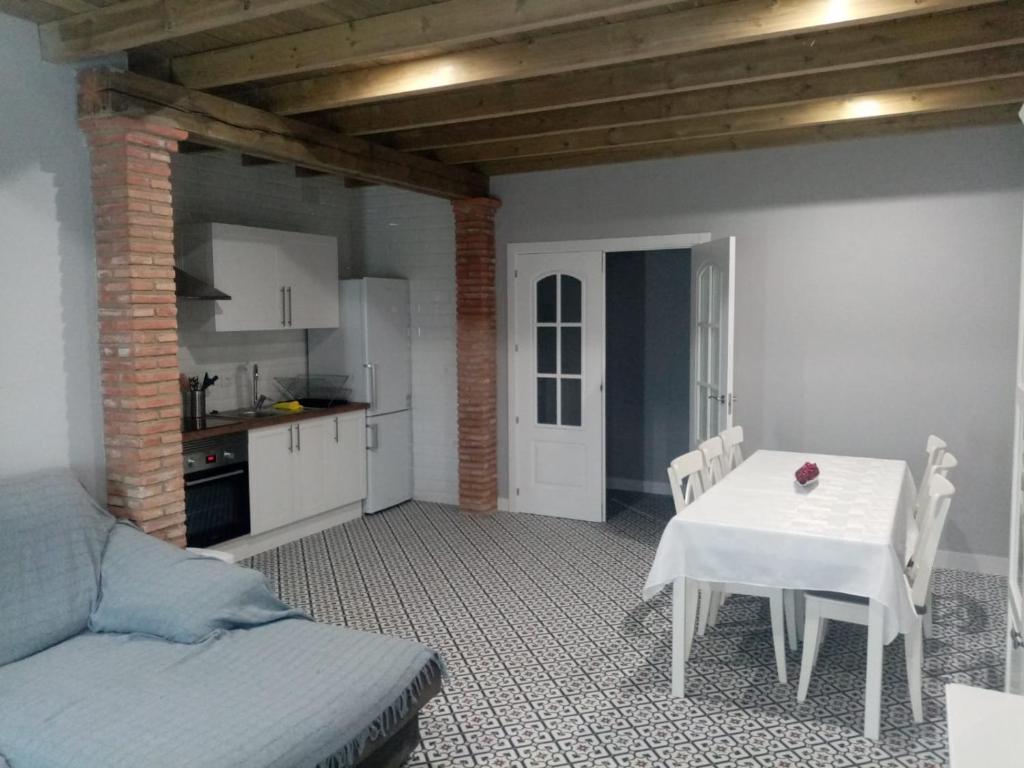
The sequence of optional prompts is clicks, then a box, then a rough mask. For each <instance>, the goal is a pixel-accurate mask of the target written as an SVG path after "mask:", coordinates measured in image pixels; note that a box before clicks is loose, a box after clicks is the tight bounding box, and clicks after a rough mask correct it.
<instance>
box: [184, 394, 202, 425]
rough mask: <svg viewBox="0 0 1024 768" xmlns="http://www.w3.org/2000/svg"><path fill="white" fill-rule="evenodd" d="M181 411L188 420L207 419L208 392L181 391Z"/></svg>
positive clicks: (200, 420)
mask: <svg viewBox="0 0 1024 768" xmlns="http://www.w3.org/2000/svg"><path fill="white" fill-rule="evenodd" d="M181 401H182V402H181V413H182V416H184V417H185V420H186V421H190V422H196V423H198V422H204V421H206V392H204V391H203V390H198V391H193V390H189V391H188V392H182V393H181Z"/></svg>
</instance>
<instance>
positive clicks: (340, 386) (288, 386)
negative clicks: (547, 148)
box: [274, 374, 352, 408]
mask: <svg viewBox="0 0 1024 768" xmlns="http://www.w3.org/2000/svg"><path fill="white" fill-rule="evenodd" d="M348 380H349V377H348V375H344V374H317V375H309V376H280V377H275V378H274V382H275V383H276V384H277V387H278V389H280V390H281V393H282V394H283V395H284V397H285V399H286V400H297V401H298V402H299V405H301V406H303V407H304V408H330V407H331V406H334V405H345V404H346V403H347V402H348V401H349V397H350V396H351V395H352V389H351V388H350V387H346V386H345V384H347V383H348Z"/></svg>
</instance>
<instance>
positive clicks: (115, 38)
mask: <svg viewBox="0 0 1024 768" xmlns="http://www.w3.org/2000/svg"><path fill="white" fill-rule="evenodd" d="M320 2H323V0H203V2H182V1H181V0H125V1H124V2H118V3H114V4H113V5H109V6H107V7H105V8H96V9H93V10H90V11H88V12H85V13H78V14H75V15H74V16H69V17H67V18H63V19H58V20H56V21H51V22H48V23H46V24H42V25H40V27H39V41H40V44H41V46H42V52H43V58H45V59H47V60H48V61H75V60H79V59H86V58H89V57H92V56H102V55H105V54H108V53H115V52H117V51H124V50H128V49H129V48H137V47H139V46H141V45H147V44H149V43H158V42H161V41H164V40H171V39H173V38H176V37H183V36H185V35H191V34H195V33H196V32H206V31H208V30H211V29H216V28H217V27H223V26H227V25H228V24H239V23H242V22H245V21H251V20H253V19H260V18H263V17H265V16H272V15H273V14H277V13H284V12H286V11H294V10H299V9H301V8H305V7H307V6H311V5H317V4H319V3H320Z"/></svg>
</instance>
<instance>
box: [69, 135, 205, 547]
mask: <svg viewBox="0 0 1024 768" xmlns="http://www.w3.org/2000/svg"><path fill="white" fill-rule="evenodd" d="M80 125H81V128H82V130H83V131H84V132H85V134H86V135H87V136H88V139H89V145H90V148H91V156H92V189H93V202H94V215H95V236H96V269H97V283H98V289H99V301H98V304H99V329H100V356H101V362H100V366H101V368H100V370H101V375H102V389H103V425H104V445H105V448H106V460H107V494H108V496H107V500H108V505H109V507H110V510H111V511H112V512H113V513H114V514H117V515H120V516H122V517H127V518H129V519H131V520H133V521H135V522H136V523H138V525H139V526H140V527H141V528H142V529H143V530H144V531H146V532H149V533H153V534H154V535H157V536H160V537H161V538H164V539H166V540H168V541H170V542H173V543H175V544H179V545H184V543H185V490H184V481H183V477H182V465H181V395H180V393H179V387H178V320H177V308H176V306H175V297H174V224H173V218H172V211H171V180H170V176H171V153H173V152H176V151H177V148H178V142H179V141H183V140H184V139H185V138H187V134H185V133H183V132H182V131H179V130H175V129H172V128H169V127H167V126H165V125H161V124H160V123H158V122H155V121H153V120H149V119H136V118H127V117H101V118H93V117H90V118H84V119H82V120H81V121H80Z"/></svg>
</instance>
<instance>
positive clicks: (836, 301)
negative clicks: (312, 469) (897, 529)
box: [493, 126, 1024, 555]
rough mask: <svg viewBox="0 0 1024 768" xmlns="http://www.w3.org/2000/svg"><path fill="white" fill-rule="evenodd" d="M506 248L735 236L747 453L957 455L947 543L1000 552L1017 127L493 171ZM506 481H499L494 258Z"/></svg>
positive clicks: (1019, 149) (1017, 248)
mask: <svg viewBox="0 0 1024 768" xmlns="http://www.w3.org/2000/svg"><path fill="white" fill-rule="evenodd" d="M493 189H494V193H495V195H496V196H498V197H500V198H501V199H502V201H503V206H502V209H501V210H500V211H499V214H498V235H497V236H498V255H499V259H504V257H505V246H506V245H507V244H508V243H510V242H531V241H552V240H569V239H585V238H598V237H624V236H633V235H659V234H670V233H688V232H704V231H710V232H713V233H715V234H716V235H736V236H737V254H738V255H737V288H736V299H737V306H736V393H737V395H738V398H739V400H738V404H737V416H736V418H737V423H739V424H742V425H743V426H744V428H745V430H746V435H747V440H748V441H749V443H750V444H751V446H753V447H766V448H787V449H794V450H807V451H820V452H832V453H840V454H859V455H872V456H881V457H892V458H903V459H907V460H909V461H910V462H911V467H912V469H913V470H914V471H915V473H918V472H920V469H921V464H922V463H923V461H922V454H923V448H924V440H925V437H926V436H927V435H928V433H929V432H935V433H937V434H939V435H942V436H943V437H945V438H946V439H947V440H948V441H949V443H950V445H951V446H952V449H953V450H954V451H955V452H956V453H957V455H958V456H959V457H960V460H961V466H960V469H959V470H958V472H957V474H956V476H955V479H954V482H955V483H956V485H957V488H958V497H957V500H956V503H955V505H954V508H953V512H952V513H951V518H950V523H949V525H948V526H947V535H946V540H945V542H944V546H945V548H947V549H952V550H957V551H962V552H972V553H978V554H994V555H1005V554H1006V552H1007V539H1008V525H1009V514H1008V506H1009V489H1010V445H1011V421H1012V413H1013V372H1014V360H1015V356H1016V349H1015V347H1016V333H1017V303H1018V295H1017V294H1018V290H1019V284H1020V266H1019V265H1020V258H1021V193H1022V190H1024V131H1022V130H1021V129H1020V127H1019V126H1007V127H999V128H977V129H971V130H962V131H950V132H939V133H930V134H921V135H914V136H902V137H895V138H884V139H870V140H860V141H850V142H842V143H834V144H822V145H812V146H801V147H794V148H785V149H773V150H761V151H754V152H745V153H736V154H721V155H711V156H702V157H694V158H683V159H677V160H669V161H654V162H646V163H636V164H628V165H618V166H605V167H601V168H591V169H579V170H573V171H560V172H550V173H538V174H527V175H518V176H507V177H503V178H498V179H495V180H494V184H493ZM498 275H499V280H500V281H501V284H500V285H499V287H498V297H499V302H500V305H499V312H500V315H499V332H500V339H499V343H500V350H499V352H500V354H499V361H500V363H501V365H502V370H501V371H500V375H499V379H498V380H499V384H500V387H501V389H500V392H499V407H500V409H501V410H500V412H499V421H498V423H499V425H500V428H501V429H502V434H501V442H500V450H501V453H500V457H499V468H500V471H501V477H500V488H501V492H502V495H505V492H506V488H507V477H506V475H507V435H506V434H505V429H506V424H507V420H506V412H507V399H506V391H505V389H506V378H505V377H506V374H505V371H504V362H505V337H504V335H505V334H504V331H505V327H506V322H507V320H506V318H507V313H506V311H505V306H504V299H505V296H506V287H505V285H504V277H505V269H504V264H501V265H500V266H499V270H498Z"/></svg>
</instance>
